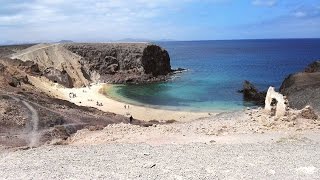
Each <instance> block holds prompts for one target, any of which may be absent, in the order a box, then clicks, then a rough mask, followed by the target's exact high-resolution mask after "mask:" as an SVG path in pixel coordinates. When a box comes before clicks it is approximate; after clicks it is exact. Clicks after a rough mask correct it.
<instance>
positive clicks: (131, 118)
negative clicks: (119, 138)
mask: <svg viewBox="0 0 320 180" xmlns="http://www.w3.org/2000/svg"><path fill="white" fill-rule="evenodd" d="M132 121H133V117H132V116H130V118H129V123H130V124H131V123H132Z"/></svg>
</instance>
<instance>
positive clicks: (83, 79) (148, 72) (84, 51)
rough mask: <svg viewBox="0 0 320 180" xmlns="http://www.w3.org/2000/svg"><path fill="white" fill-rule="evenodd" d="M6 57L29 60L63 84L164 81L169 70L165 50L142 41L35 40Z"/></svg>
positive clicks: (82, 84) (42, 71) (77, 85)
mask: <svg viewBox="0 0 320 180" xmlns="http://www.w3.org/2000/svg"><path fill="white" fill-rule="evenodd" d="M10 57H11V58H12V59H15V58H16V59H21V60H23V61H33V62H34V63H36V64H38V65H39V70H40V71H41V73H42V75H44V76H46V77H47V78H48V79H50V80H51V81H54V82H57V83H59V84H62V85H64V86H66V87H81V86H86V85H88V84H89V83H92V82H109V83H147V82H155V81H164V80H166V79H167V75H168V74H169V73H170V72H171V66H170V57H169V54H168V52H167V51H166V50H164V49H162V48H161V47H159V46H156V45H152V44H146V43H81V44H80V43H65V44H60V43H57V44H38V45H35V46H31V47H29V48H26V49H23V50H21V51H19V52H16V53H14V54H11V56H10Z"/></svg>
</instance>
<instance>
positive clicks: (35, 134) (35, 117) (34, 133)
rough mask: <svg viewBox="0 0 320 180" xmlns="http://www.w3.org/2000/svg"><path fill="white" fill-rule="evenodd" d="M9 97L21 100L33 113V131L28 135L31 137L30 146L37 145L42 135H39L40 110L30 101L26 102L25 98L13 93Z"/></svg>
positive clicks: (31, 122)
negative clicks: (22, 98)
mask: <svg viewBox="0 0 320 180" xmlns="http://www.w3.org/2000/svg"><path fill="white" fill-rule="evenodd" d="M8 96H9V97H11V98H12V99H14V100H15V101H17V102H21V103H22V104H23V105H24V106H25V107H26V108H27V109H28V110H29V111H30V113H31V121H30V124H31V129H32V130H31V131H30V132H29V133H28V137H29V146H30V147H34V146H37V145H38V144H39V139H40V135H39V132H38V130H39V115H38V111H37V110H36V109H34V108H33V107H32V106H31V105H30V104H29V103H28V102H26V101H25V100H21V99H19V98H17V97H15V96H12V95H8Z"/></svg>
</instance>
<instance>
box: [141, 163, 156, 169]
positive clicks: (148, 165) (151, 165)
mask: <svg viewBox="0 0 320 180" xmlns="http://www.w3.org/2000/svg"><path fill="white" fill-rule="evenodd" d="M155 166H156V164H155V163H151V162H150V163H146V164H145V165H143V167H144V168H153V167H155Z"/></svg>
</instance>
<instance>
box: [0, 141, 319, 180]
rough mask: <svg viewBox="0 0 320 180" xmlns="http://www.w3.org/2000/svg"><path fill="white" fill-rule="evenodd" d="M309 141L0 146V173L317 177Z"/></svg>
mask: <svg viewBox="0 0 320 180" xmlns="http://www.w3.org/2000/svg"><path fill="white" fill-rule="evenodd" d="M319 168H320V145H319V143H313V142H308V143H306V142H289V141H288V142H282V143H271V144H263V143H262V144H229V145H228V144H215V143H211V144H210V143H209V144H204V143H196V144H188V145H181V144H180V145H161V146H150V145H146V144H105V145H94V146H70V145H66V146H42V147H39V148H35V149H29V150H19V151H15V152H5V151H2V152H0V174H1V175H0V179H319V178H320V172H319Z"/></svg>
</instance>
